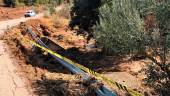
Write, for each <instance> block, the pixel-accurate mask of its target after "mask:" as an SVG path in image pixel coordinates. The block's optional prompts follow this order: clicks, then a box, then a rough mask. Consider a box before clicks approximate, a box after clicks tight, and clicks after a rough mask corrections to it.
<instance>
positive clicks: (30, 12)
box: [24, 10, 36, 17]
mask: <svg viewBox="0 0 170 96" xmlns="http://www.w3.org/2000/svg"><path fill="white" fill-rule="evenodd" d="M35 15H36V13H35V11H34V10H29V11H27V12H26V13H25V15H24V16H25V17H33V16H35Z"/></svg>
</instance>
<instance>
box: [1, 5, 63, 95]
mask: <svg viewBox="0 0 170 96" xmlns="http://www.w3.org/2000/svg"><path fill="white" fill-rule="evenodd" d="M61 9H62V6H59V7H57V8H56V11H59V10H61ZM43 15H44V13H40V14H37V15H36V16H35V17H31V18H24V17H21V18H19V19H13V20H7V21H0V36H2V35H3V34H4V32H5V30H7V29H8V28H10V27H12V26H15V25H18V24H19V23H20V22H25V21H27V20H29V19H36V18H40V17H43ZM8 50H9V49H8V47H7V45H6V44H5V42H4V41H3V40H0V59H1V60H0V96H35V95H33V94H32V93H31V92H29V91H28V87H27V79H26V78H23V77H22V76H21V74H20V73H21V72H19V70H20V69H19V67H18V64H17V63H16V62H14V60H13V59H12V58H11V56H10V54H9V51H8Z"/></svg>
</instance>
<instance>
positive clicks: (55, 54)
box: [23, 38, 143, 96]
mask: <svg viewBox="0 0 170 96" xmlns="http://www.w3.org/2000/svg"><path fill="white" fill-rule="evenodd" d="M23 42H25V43H26V42H30V43H31V44H33V45H35V46H36V47H39V48H40V49H43V50H44V51H46V52H48V53H50V54H52V55H54V56H56V57H58V58H60V59H62V60H64V61H66V62H68V63H70V64H72V65H74V66H76V67H78V68H80V69H81V70H84V71H85V72H87V73H89V74H91V75H93V76H95V77H96V79H98V80H103V81H105V82H107V83H109V84H112V85H114V86H116V87H117V88H119V89H120V90H123V91H126V92H128V93H130V94H131V95H132V96H143V95H142V94H141V93H139V92H138V91H135V90H133V89H130V88H127V87H126V86H124V85H122V84H119V83H118V82H115V81H113V80H111V79H109V78H106V77H105V76H103V75H101V74H99V73H97V72H95V71H92V70H90V69H89V68H86V67H84V66H82V65H80V64H78V63H75V62H73V61H72V60H70V59H68V58H65V57H63V56H61V55H60V54H58V53H56V52H54V51H52V50H49V49H47V48H45V47H43V46H41V45H39V44H37V43H36V42H34V41H32V40H29V39H26V38H24V40H23Z"/></svg>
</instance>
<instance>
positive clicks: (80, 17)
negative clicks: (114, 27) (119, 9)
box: [70, 0, 100, 31]
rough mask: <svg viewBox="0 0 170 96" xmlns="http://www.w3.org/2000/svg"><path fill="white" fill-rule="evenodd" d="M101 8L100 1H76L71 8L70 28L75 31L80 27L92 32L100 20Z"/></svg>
mask: <svg viewBox="0 0 170 96" xmlns="http://www.w3.org/2000/svg"><path fill="white" fill-rule="evenodd" d="M99 6H100V0H74V4H73V7H72V8H71V21H70V27H71V28H72V29H73V28H74V27H75V26H78V27H79V29H83V30H86V31H89V30H91V28H92V26H93V25H95V24H96V22H97V21H98V20H99V18H98V13H99V12H98V7H99Z"/></svg>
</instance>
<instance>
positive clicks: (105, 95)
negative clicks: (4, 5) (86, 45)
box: [28, 28, 117, 96]
mask: <svg viewBox="0 0 170 96" xmlns="http://www.w3.org/2000/svg"><path fill="white" fill-rule="evenodd" d="M28 32H29V33H30V34H31V36H32V37H33V39H34V40H36V38H37V35H36V34H35V33H34V32H32V29H31V28H28ZM37 42H38V44H40V45H41V46H43V47H45V48H47V49H49V47H48V46H46V45H45V44H44V43H43V42H42V41H41V40H40V39H38V40H37ZM50 55H51V56H52V57H53V58H55V59H56V60H57V61H58V62H60V63H61V64H62V65H63V66H64V67H66V68H67V69H68V70H70V71H71V72H72V73H74V74H81V76H82V77H83V79H84V80H87V79H89V78H90V76H89V75H88V74H87V73H85V72H84V71H82V70H81V69H79V68H77V67H76V66H74V65H72V64H70V63H69V62H67V61H65V60H62V59H60V58H58V57H56V56H55V55H53V54H50ZM96 82H98V81H96ZM96 94H97V96H117V95H116V93H114V92H112V91H111V90H109V89H107V88H106V87H105V86H102V87H101V88H100V89H97V90H96Z"/></svg>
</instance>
